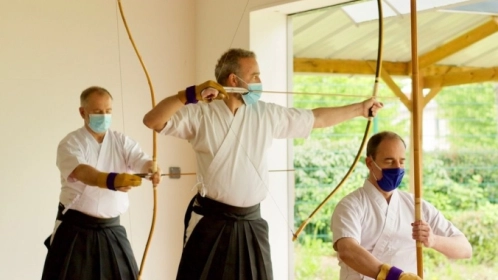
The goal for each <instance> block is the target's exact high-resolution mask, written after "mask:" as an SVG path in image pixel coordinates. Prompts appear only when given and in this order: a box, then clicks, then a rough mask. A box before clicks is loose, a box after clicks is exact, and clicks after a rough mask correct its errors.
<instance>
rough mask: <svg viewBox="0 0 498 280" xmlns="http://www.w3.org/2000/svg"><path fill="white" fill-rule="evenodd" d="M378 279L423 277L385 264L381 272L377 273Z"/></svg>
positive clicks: (418, 278) (399, 279)
mask: <svg viewBox="0 0 498 280" xmlns="http://www.w3.org/2000/svg"><path fill="white" fill-rule="evenodd" d="M376 279H377V280H422V278H420V277H418V275H416V274H413V273H409V272H403V270H401V269H399V268H397V267H395V266H390V265H388V264H386V263H385V264H383V265H382V266H381V267H380V272H379V274H378V275H377V278H376Z"/></svg>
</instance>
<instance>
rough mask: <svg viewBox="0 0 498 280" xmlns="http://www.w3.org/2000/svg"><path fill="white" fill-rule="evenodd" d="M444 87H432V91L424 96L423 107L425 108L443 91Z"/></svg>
mask: <svg viewBox="0 0 498 280" xmlns="http://www.w3.org/2000/svg"><path fill="white" fill-rule="evenodd" d="M441 89H442V88H440V87H437V88H431V91H429V93H428V94H427V95H426V96H425V97H424V100H423V104H422V107H423V108H425V106H427V104H429V102H431V100H432V99H433V98H434V97H436V95H437V94H438V93H439V92H440V91H441Z"/></svg>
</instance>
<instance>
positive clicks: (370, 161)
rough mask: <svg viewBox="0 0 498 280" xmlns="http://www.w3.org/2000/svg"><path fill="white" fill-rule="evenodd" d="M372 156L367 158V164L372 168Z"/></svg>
mask: <svg viewBox="0 0 498 280" xmlns="http://www.w3.org/2000/svg"><path fill="white" fill-rule="evenodd" d="M372 161H373V159H372V157H371V156H367V157H366V158H365V165H366V166H367V167H368V169H371V168H372Z"/></svg>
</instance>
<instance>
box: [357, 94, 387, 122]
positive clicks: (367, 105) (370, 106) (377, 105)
mask: <svg viewBox="0 0 498 280" xmlns="http://www.w3.org/2000/svg"><path fill="white" fill-rule="evenodd" d="M362 105H363V116H364V117H365V118H368V117H375V116H376V115H377V111H379V110H380V109H382V107H384V104H382V102H379V101H377V100H375V98H374V97H372V98H370V99H367V100H365V101H363V102H362ZM370 110H371V111H372V115H370Z"/></svg>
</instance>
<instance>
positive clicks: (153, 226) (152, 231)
mask: <svg viewBox="0 0 498 280" xmlns="http://www.w3.org/2000/svg"><path fill="white" fill-rule="evenodd" d="M118 6H119V13H120V15H121V19H122V20H123V24H124V26H125V29H126V33H127V34H128V38H129V39H130V42H131V44H132V46H133V49H134V50H135V54H136V55H137V57H138V60H139V61H140V65H142V69H143V71H144V73H145V77H146V78H147V83H148V84H149V89H150V97H151V100H152V108H154V107H155V106H156V97H155V94H154V88H153V87H152V81H151V79H150V76H149V72H148V71H147V68H146V67H145V64H144V62H143V60H142V56H141V55H140V53H139V51H138V49H137V46H136V45H135V41H134V40H133V37H132V36H131V32H130V29H129V28H128V24H127V23H126V17H125V15H124V12H123V7H122V5H121V0H118ZM156 138H157V134H156V132H155V131H154V130H152V147H153V148H152V161H153V166H152V172H153V173H155V172H156V171H157V145H156ZM153 190H154V198H153V199H154V208H153V211H152V223H151V225H150V231H149V237H148V238H147V243H146V245H145V249H144V253H143V257H142V262H141V263H140V270H139V272H138V279H139V280H140V279H142V274H143V270H144V266H145V260H146V258H147V253H148V252H149V248H150V243H151V240H152V236H153V234H154V229H155V227H156V214H157V184H153Z"/></svg>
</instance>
